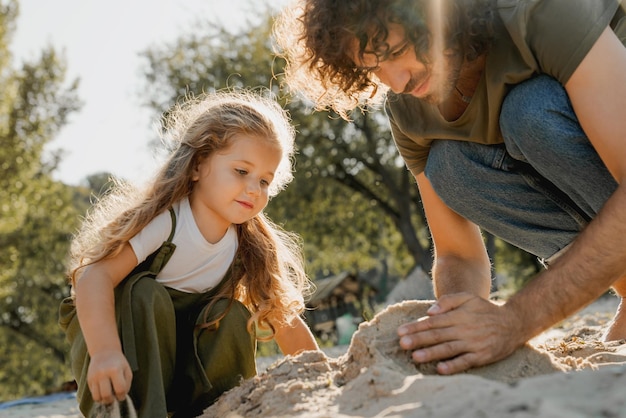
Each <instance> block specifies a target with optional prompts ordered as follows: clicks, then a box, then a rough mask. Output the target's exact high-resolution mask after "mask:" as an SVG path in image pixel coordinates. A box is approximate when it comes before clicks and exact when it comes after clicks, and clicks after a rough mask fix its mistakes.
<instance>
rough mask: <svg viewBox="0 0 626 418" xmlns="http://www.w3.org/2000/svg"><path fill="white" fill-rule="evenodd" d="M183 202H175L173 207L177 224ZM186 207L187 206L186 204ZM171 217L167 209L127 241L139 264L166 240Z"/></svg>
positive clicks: (170, 225)
mask: <svg viewBox="0 0 626 418" xmlns="http://www.w3.org/2000/svg"><path fill="white" fill-rule="evenodd" d="M184 205H185V203H184V202H182V201H181V202H177V203H175V204H174V205H173V207H172V209H174V214H175V215H176V219H177V222H176V223H177V224H178V219H180V216H181V213H184V209H182V210H181V208H183V207H184ZM187 205H188V204H187ZM172 227H173V224H172V216H171V214H170V211H169V209H168V210H164V211H163V212H161V213H160V214H158V215H157V216H155V217H154V219H152V220H151V221H150V222H149V223H148V224H147V225H146V226H145V227H144V228H143V229H142V230H141V231H139V233H137V235H135V236H134V237H132V238H131V239H130V240H129V243H130V246H131V247H132V248H133V251H134V252H135V256H136V257H137V261H138V262H139V263H141V262H142V261H143V260H145V259H146V257H148V256H149V255H150V254H152V253H153V252H154V251H155V250H156V249H157V248H159V247H160V246H161V244H163V242H164V241H166V240H167V239H168V237H169V236H170V233H171V232H172Z"/></svg>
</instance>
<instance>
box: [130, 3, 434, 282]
mask: <svg viewBox="0 0 626 418" xmlns="http://www.w3.org/2000/svg"><path fill="white" fill-rule="evenodd" d="M259 16H262V17H261V18H260V20H259V22H258V23H256V24H251V25H250V26H249V27H248V28H247V29H245V30H244V31H242V32H240V33H232V32H229V31H228V30H227V29H226V28H224V27H222V26H220V25H219V24H209V25H206V26H205V27H201V28H195V29H194V30H193V31H192V32H190V33H188V34H184V35H182V36H181V37H179V38H178V39H177V40H176V41H175V42H173V43H171V44H167V45H163V46H162V47H155V48H152V49H149V50H147V51H145V52H144V53H143V57H144V58H145V61H146V64H145V66H144V74H145V77H146V81H147V84H148V88H144V89H142V92H146V91H148V92H151V94H149V96H148V98H144V101H145V104H146V105H147V106H148V107H150V108H151V109H152V110H153V111H154V113H155V115H161V114H162V113H167V110H168V109H169V108H170V106H171V105H172V104H173V103H175V102H176V101H178V100H180V99H181V98H182V97H185V96H187V95H189V94H199V93H202V92H206V91H213V90H219V89H223V88H240V87H257V86H263V87H266V88H269V89H271V90H272V91H273V93H274V95H275V96H276V97H277V99H278V100H280V101H281V102H282V104H283V105H285V107H287V108H288V109H289V110H290V113H291V116H292V119H293V123H294V125H295V126H296V128H297V130H298V136H297V146H298V148H299V153H298V155H297V160H296V173H295V180H294V182H293V183H292V184H291V185H290V186H289V187H288V188H287V190H286V191H284V192H282V193H281V194H279V195H278V196H277V197H276V198H275V199H274V200H273V201H272V202H271V203H270V205H269V206H268V214H269V215H270V216H271V217H272V218H273V219H275V220H276V221H279V222H282V223H284V225H285V227H286V228H288V229H291V230H295V231H296V232H298V233H300V234H301V235H302V236H303V238H304V242H305V252H306V254H307V256H308V261H309V267H310V269H311V271H312V272H314V275H322V276H323V275H328V274H332V273H336V272H339V271H341V270H344V269H354V268H356V269H369V268H373V267H376V266H377V265H378V264H380V263H381V261H382V260H394V261H395V263H393V262H392V263H391V265H392V266H391V267H392V271H394V272H395V273H396V274H398V275H404V274H405V273H406V272H407V271H408V270H409V269H410V268H411V267H412V266H414V265H420V266H422V267H423V268H424V269H425V270H426V271H428V270H429V269H430V264H431V256H430V242H429V240H428V236H427V233H426V228H425V225H424V221H423V214H422V212H421V205H419V196H418V193H417V187H416V186H415V182H414V181H413V179H412V177H411V176H410V174H409V172H408V171H407V170H406V168H405V167H404V164H402V162H401V160H400V159H399V157H398V155H397V151H396V149H395V146H394V145H393V143H392V141H391V136H390V132H389V129H388V126H387V122H386V118H385V117H384V115H382V113H381V112H380V111H372V112H368V113H363V114H356V115H354V121H353V122H352V123H346V122H345V121H344V120H340V119H339V118H338V117H337V116H336V115H329V114H326V113H318V112H313V111H312V110H311V109H310V108H309V107H308V106H306V104H304V103H302V102H297V101H292V100H290V97H289V96H288V94H287V93H286V92H284V91H283V90H281V88H280V73H281V72H282V68H283V65H284V63H283V62H282V60H280V59H277V58H276V57H275V56H274V54H273V53H272V44H271V36H270V33H271V25H272V15H271V13H270V12H269V11H266V14H264V15H263V14H260V15H259Z"/></svg>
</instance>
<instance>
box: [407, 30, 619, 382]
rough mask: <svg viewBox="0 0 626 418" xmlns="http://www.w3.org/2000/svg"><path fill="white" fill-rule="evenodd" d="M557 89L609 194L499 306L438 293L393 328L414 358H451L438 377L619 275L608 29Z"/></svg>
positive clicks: (508, 343)
mask: <svg viewBox="0 0 626 418" xmlns="http://www.w3.org/2000/svg"><path fill="white" fill-rule="evenodd" d="M565 87H566V89H567V92H568V94H569V96H570V99H571V101H572V104H573V106H574V109H575V111H576V114H577V116H578V118H579V120H580V123H581V125H582V127H583V129H584V130H585V133H586V134H587V135H588V137H589V139H590V141H591V143H592V144H593V145H594V147H595V148H596V150H597V151H598V153H599V155H600V157H601V158H602V159H603V161H604V162H605V164H606V165H607V167H608V169H609V171H610V172H611V173H612V174H613V176H614V177H615V178H616V180H617V182H618V183H619V186H618V188H617V190H616V191H615V193H614V194H613V195H612V196H611V197H610V198H609V199H608V200H607V202H606V204H605V205H604V207H603V208H602V210H601V211H600V212H599V214H598V215H597V216H596V218H595V219H594V220H593V221H592V222H590V224H589V225H588V227H587V228H585V230H584V231H583V232H582V233H581V234H580V235H579V237H578V238H577V239H576V240H575V241H574V243H573V244H572V246H571V247H570V248H569V250H568V251H567V252H566V253H565V254H564V255H563V256H561V257H560V258H559V259H558V260H557V261H556V262H555V263H554V264H553V265H552V266H551V267H550V268H549V269H548V270H546V271H544V272H542V273H541V274H539V275H538V276H537V277H536V278H534V279H533V280H532V281H531V282H530V283H529V284H528V285H527V286H526V287H525V288H524V289H522V290H521V291H520V292H518V293H517V294H516V295H514V296H513V297H512V298H511V299H509V300H508V301H507V303H506V304H504V305H503V306H496V305H493V304H490V303H488V302H485V301H484V300H482V299H479V298H476V297H473V296H472V295H468V294H456V295H449V296H443V297H441V298H440V299H439V300H438V302H437V305H436V307H434V308H432V309H431V311H430V314H431V315H432V316H430V317H428V318H427V319H425V320H422V321H418V322H413V323H411V324H407V325H405V326H403V327H401V328H400V329H399V334H400V335H401V346H402V347H404V348H406V349H413V350H416V351H414V352H413V359H414V360H415V361H417V362H428V361H434V360H445V359H451V360H446V361H442V362H440V363H439V364H438V371H439V372H440V373H443V374H451V373H457V372H461V371H464V370H467V369H469V368H471V367H477V366H481V365H484V364H488V363H492V362H494V361H497V360H500V359H502V358H504V357H506V356H508V355H509V354H511V353H512V352H513V351H514V349H515V348H517V347H518V346H520V345H522V344H523V343H524V342H526V341H528V340H529V339H530V338H532V337H533V336H535V335H537V334H539V333H540V332H542V331H544V330H546V329H547V328H549V327H550V326H552V325H554V324H555V323H557V322H559V321H560V320H563V319H564V318H565V317H567V316H568V315H571V314H572V313H574V312H575V311H577V310H579V309H580V308H582V307H583V306H585V305H586V304H588V303H590V302H592V301H593V300H594V299H596V298H597V297H599V296H600V295H601V294H602V293H604V292H605V291H606V290H607V289H608V288H609V287H610V286H611V285H612V284H613V282H615V281H616V280H617V279H618V278H619V277H620V276H623V275H624V273H626V250H625V248H624V237H626V210H625V209H626V190H625V187H626V186H625V185H624V176H625V175H626V49H625V48H624V46H623V45H622V44H621V43H620V42H619V40H618V39H617V37H616V36H615V35H614V33H613V32H612V31H611V30H610V29H608V28H607V29H606V30H605V31H604V32H603V34H602V35H601V36H600V38H599V39H598V41H597V42H596V43H595V45H594V46H593V47H592V49H591V50H590V52H589V53H588V55H587V56H586V57H585V58H584V60H583V61H582V63H581V64H580V65H579V67H578V68H577V70H576V71H575V72H574V74H573V75H572V77H571V78H570V80H569V81H568V83H567V84H566V86H565ZM468 327H470V328H472V329H474V328H476V330H473V331H471V332H470V331H467V328H468ZM480 329H492V332H490V333H483V334H481V333H480V332H479V330H480ZM457 335H458V336H457ZM481 339H482V341H481Z"/></svg>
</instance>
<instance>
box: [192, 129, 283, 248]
mask: <svg viewBox="0 0 626 418" xmlns="http://www.w3.org/2000/svg"><path fill="white" fill-rule="evenodd" d="M281 157H282V152H281V149H280V148H279V146H277V145H276V144H272V143H270V141H268V140H267V139H266V138H259V137H254V136H248V135H246V134H237V135H235V136H234V137H233V138H232V144H231V145H230V147H228V148H226V149H224V150H222V151H219V152H216V153H215V154H213V155H211V156H209V157H208V158H206V159H205V160H204V161H201V162H200V164H198V166H197V167H196V168H195V169H194V173H193V177H192V180H193V181H194V182H195V183H194V186H193V190H192V192H191V195H190V197H189V200H190V203H191V210H192V212H193V215H194V219H195V221H196V224H197V225H198V228H199V229H200V231H201V232H202V234H203V235H204V237H205V238H206V239H207V241H209V242H211V243H215V242H217V241H219V240H220V239H221V238H222V237H223V236H224V234H225V233H226V230H227V229H228V227H229V226H230V225H231V224H241V223H243V222H245V221H247V220H249V219H251V218H253V217H254V216H256V215H257V214H258V213H259V212H261V211H262V210H263V209H264V208H265V206H266V205H267V202H268V200H269V196H268V190H269V185H270V183H271V182H272V180H273V179H274V172H275V171H276V168H277V167H278V164H279V163H280V160H281Z"/></svg>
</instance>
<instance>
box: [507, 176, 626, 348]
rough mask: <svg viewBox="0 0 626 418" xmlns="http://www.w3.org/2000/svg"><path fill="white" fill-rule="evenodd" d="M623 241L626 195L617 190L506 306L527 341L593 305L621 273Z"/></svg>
mask: <svg viewBox="0 0 626 418" xmlns="http://www.w3.org/2000/svg"><path fill="white" fill-rule="evenodd" d="M625 240H626V190H625V186H624V185H620V186H619V187H618V188H617V190H616V192H615V193H614V194H613V195H612V196H611V198H610V199H608V200H607V202H606V204H605V205H604V207H603V208H602V210H601V211H600V212H599V214H598V215H597V216H596V218H595V219H594V220H593V221H592V222H591V223H590V224H589V225H588V226H587V228H585V230H584V231H583V232H582V233H581V234H580V235H579V237H578V238H577V239H576V241H575V242H574V243H573V244H572V246H571V247H570V248H569V249H568V251H567V252H566V253H565V254H563V255H562V256H561V257H560V258H559V259H558V260H557V261H556V262H555V263H554V264H553V265H552V266H550V268H549V269H548V270H546V271H544V272H542V273H541V274H539V275H538V276H537V277H536V278H535V279H533V280H532V281H531V282H530V283H529V284H528V285H527V286H526V287H525V288H524V289H522V290H521V291H520V292H518V293H517V294H516V295H514V296H513V297H512V298H511V299H510V300H509V301H508V302H507V303H506V309H507V310H508V311H509V312H510V313H511V314H512V315H515V317H517V318H519V321H520V322H521V324H522V330H523V332H524V333H525V336H526V337H527V339H530V338H532V337H533V336H535V335H537V334H539V333H541V332H542V331H544V330H545V329H547V328H549V327H551V326H552V325H554V324H556V323H558V322H559V321H561V320H563V319H565V318H566V317H567V316H569V315H571V314H573V313H574V312H576V311H578V310H579V309H581V308H583V307H584V306H586V305H587V304H589V303H590V302H592V301H594V300H595V299H596V298H598V297H599V296H601V295H602V294H603V293H604V292H606V291H607V289H608V288H609V287H610V286H611V284H612V283H613V282H615V281H616V280H617V279H619V278H620V277H621V276H622V275H623V274H624V272H625V271H626V246H625V245H624V243H625Z"/></svg>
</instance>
